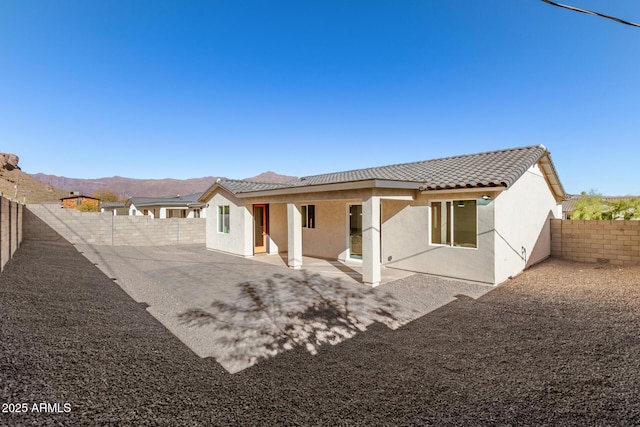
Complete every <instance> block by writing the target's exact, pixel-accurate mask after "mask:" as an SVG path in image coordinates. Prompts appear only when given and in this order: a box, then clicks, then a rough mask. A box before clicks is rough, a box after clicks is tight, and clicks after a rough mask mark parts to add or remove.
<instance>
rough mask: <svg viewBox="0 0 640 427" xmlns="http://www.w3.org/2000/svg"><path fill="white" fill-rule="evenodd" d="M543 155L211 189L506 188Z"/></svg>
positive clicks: (453, 160)
mask: <svg viewBox="0 0 640 427" xmlns="http://www.w3.org/2000/svg"><path fill="white" fill-rule="evenodd" d="M545 155H548V151H547V149H546V148H545V147H544V146H543V145H537V146H529V147H519V148H511V149H506V150H497V151H489V152H484V153H478V154H467V155H461V156H453V157H445V158H441V159H434V160H423V161H419V162H411V163H401V164H395V165H388V166H379V167H373V168H366V169H355V170H350V171H344V172H335V173H327V174H322V175H312V176H306V177H302V178H299V179H295V180H293V181H289V182H286V183H264V182H250V181H241V180H219V181H218V182H216V184H214V185H213V186H212V187H211V188H213V187H215V185H219V186H221V187H223V188H225V189H226V190H227V191H229V192H231V193H233V194H241V193H252V192H257V191H266V190H276V189H287V188H292V189H293V188H300V189H302V188H303V187H308V186H314V185H323V184H338V183H347V182H357V181H366V180H374V179H375V180H386V181H402V182H413V183H417V184H420V189H421V190H441V189H455V188H476V187H509V186H511V185H512V184H513V183H514V182H515V181H516V180H517V179H518V178H520V176H522V174H524V173H525V172H526V171H527V169H529V168H530V167H531V166H533V165H534V164H536V162H538V161H539V160H540V159H541V158H542V157H543V156H545ZM549 161H550V160H549ZM553 173H555V169H554V170H553ZM560 189H561V186H560ZM210 190H211V189H210ZM210 190H207V192H205V193H204V194H205V195H206V194H207V193H208V192H209V191H210ZM562 196H564V193H563V194H562Z"/></svg>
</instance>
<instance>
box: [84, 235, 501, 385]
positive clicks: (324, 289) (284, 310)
mask: <svg viewBox="0 0 640 427" xmlns="http://www.w3.org/2000/svg"><path fill="white" fill-rule="evenodd" d="M76 248H77V249H78V250H79V251H80V252H81V253H82V254H83V255H84V256H85V257H86V258H87V259H89V260H90V261H91V262H92V263H94V265H96V266H97V267H98V268H100V269H101V270H102V271H103V272H104V273H105V274H106V275H107V276H108V277H111V278H113V279H114V280H115V282H116V283H118V285H120V286H121V287H122V289H124V290H125V291H126V292H127V293H128V294H129V295H130V296H131V297H132V298H133V299H134V300H135V301H137V302H139V303H144V304H146V305H147V306H148V307H147V311H149V313H151V314H152V315H153V316H154V317H155V318H156V319H158V320H159V321H160V322H161V323H162V324H163V325H164V326H165V327H167V329H169V330H170V331H171V332H172V333H173V334H174V335H175V336H176V337H178V338H179V339H180V340H181V341H182V342H183V343H185V344H186V345H187V346H189V348H190V349H191V350H192V351H193V352H194V353H196V354H197V355H198V356H200V357H214V358H215V359H216V361H217V362H218V363H220V364H221V365H222V366H223V367H224V368H225V369H226V370H227V371H229V372H231V373H235V372H239V371H241V370H243V369H246V368H247V367H249V366H252V365H253V364H255V363H257V362H258V361H260V360H264V359H267V358H270V357H273V356H275V355H277V354H280V353H282V352H284V351H288V350H290V349H292V348H294V347H297V346H303V347H305V348H307V350H308V351H309V352H310V353H312V354H315V353H317V351H318V349H319V348H320V346H322V345H333V344H337V343H339V342H342V341H344V340H345V339H349V338H351V337H353V336H355V335H356V334H357V333H359V332H362V331H365V330H366V329H367V328H368V327H369V326H370V325H371V324H372V323H380V324H384V325H386V326H387V327H389V328H391V329H397V328H398V327H400V326H402V325H405V324H407V323H408V322H410V321H412V320H414V319H416V318H418V317H420V316H423V315H424V314H426V313H428V312H430V311H433V310H435V309H437V308H439V307H441V306H443V305H445V304H448V303H450V302H452V301H455V300H456V298H457V296H458V295H465V296H468V297H471V298H478V297H479V296H481V295H483V294H484V293H486V292H488V291H490V290H492V289H494V287H493V286H490V285H486V284H478V283H473V282H465V281H460V280H452V279H445V278H440V277H434V276H428V275H423V274H413V273H411V272H407V271H402V270H395V269H382V277H383V284H382V285H380V286H378V287H376V288H371V287H369V286H365V285H363V284H362V283H361V277H362V276H361V264H360V265H359V264H358V263H356V262H354V263H348V264H345V263H341V262H337V261H328V260H322V259H316V258H309V257H304V259H303V268H302V269H300V270H294V269H290V268H288V267H287V266H286V264H285V262H286V261H284V260H283V258H282V257H281V256H278V255H260V256H256V257H253V258H242V257H237V256H233V255H228V254H223V253H220V252H215V251H208V250H206V249H205V248H204V247H202V246H200V245H181V246H159V247H133V246H98V245H96V246H89V245H76ZM284 258H285V260H286V254H284ZM285 330H286V332H284V331H285Z"/></svg>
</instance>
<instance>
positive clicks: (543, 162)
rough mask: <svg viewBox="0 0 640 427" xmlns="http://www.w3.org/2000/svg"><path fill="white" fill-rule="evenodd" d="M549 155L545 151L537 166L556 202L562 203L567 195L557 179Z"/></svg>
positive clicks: (556, 173)
mask: <svg viewBox="0 0 640 427" xmlns="http://www.w3.org/2000/svg"><path fill="white" fill-rule="evenodd" d="M549 154H550V153H549V151H545V153H544V155H542V156H541V157H540V159H539V160H538V164H539V165H540V169H542V171H543V173H544V177H545V179H546V180H547V183H548V184H549V187H551V190H552V191H553V194H554V196H555V198H556V201H557V202H562V201H563V200H566V199H567V193H566V192H565V191H564V187H563V186H562V183H561V182H560V178H559V177H558V172H557V171H556V168H555V166H554V165H553V161H552V160H551V156H550V155H549Z"/></svg>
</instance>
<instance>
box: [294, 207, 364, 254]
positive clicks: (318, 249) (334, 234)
mask: <svg viewBox="0 0 640 427" xmlns="http://www.w3.org/2000/svg"><path fill="white" fill-rule="evenodd" d="M353 203H362V201H359V200H354V201H353ZM311 204H315V205H316V227H315V228H303V229H302V254H303V255H305V256H312V257H318V258H327V259H345V258H346V255H347V215H348V212H347V204H348V202H347V201H342V200H341V201H327V202H315V203H311Z"/></svg>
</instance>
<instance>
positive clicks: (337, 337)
mask: <svg viewBox="0 0 640 427" xmlns="http://www.w3.org/2000/svg"><path fill="white" fill-rule="evenodd" d="M237 286H238V287H239V291H240V292H239V297H238V298H237V300H236V302H234V303H227V302H223V301H214V302H213V303H212V304H211V306H210V307H209V308H208V309H200V308H193V309H189V310H187V311H185V312H183V313H181V314H180V315H179V318H180V321H181V322H182V323H183V324H186V325H189V326H198V327H201V326H205V325H209V326H212V327H213V333H214V334H215V335H216V339H215V343H216V345H219V346H221V347H222V348H223V349H224V352H225V357H224V358H225V360H227V361H233V362H239V363H242V364H248V365H251V364H254V363H256V362H258V361H260V360H264V359H268V358H270V357H273V356H275V355H277V354H278V353H280V352H282V351H286V350H291V349H294V348H305V349H306V350H307V351H309V352H310V353H311V354H316V353H317V351H318V347H319V346H321V345H323V344H327V343H328V344H337V343H339V342H341V341H344V340H345V339H348V338H351V337H352V336H354V335H355V334H357V333H358V332H361V331H364V330H366V328H367V326H368V325H370V324H371V323H374V322H376V323H381V324H385V325H386V326H387V327H389V328H393V329H396V328H397V327H398V326H400V325H401V324H403V323H405V322H403V321H401V320H400V319H399V318H398V317H397V316H396V315H395V313H396V312H398V311H399V309H400V306H399V305H398V304H397V303H396V301H395V299H394V297H393V296H391V295H390V294H388V293H382V292H376V291H375V290H374V289H372V288H366V287H363V286H353V285H350V284H346V283H344V282H342V281H341V280H340V279H330V278H326V277H322V276H320V275H318V274H309V273H307V272H303V273H302V274H301V275H298V276H287V275H282V274H274V275H273V276H272V277H271V278H268V279H264V280H262V281H247V282H242V283H239V284H238V285H237ZM219 362H222V361H221V360H219Z"/></svg>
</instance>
